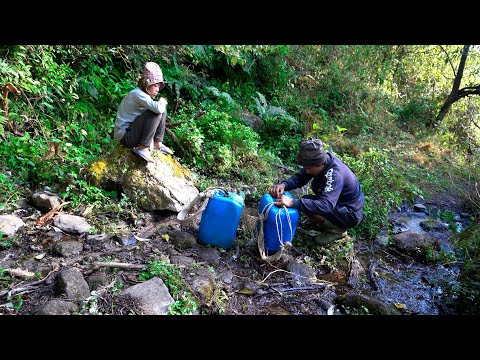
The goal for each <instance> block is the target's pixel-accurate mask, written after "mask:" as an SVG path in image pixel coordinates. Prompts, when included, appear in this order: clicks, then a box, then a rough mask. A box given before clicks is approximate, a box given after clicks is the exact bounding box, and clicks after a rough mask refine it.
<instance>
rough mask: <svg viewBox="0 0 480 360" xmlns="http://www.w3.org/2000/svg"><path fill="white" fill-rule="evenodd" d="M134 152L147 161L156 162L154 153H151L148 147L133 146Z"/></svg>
mask: <svg viewBox="0 0 480 360" xmlns="http://www.w3.org/2000/svg"><path fill="white" fill-rule="evenodd" d="M132 152H133V153H134V154H137V155H138V156H140V157H141V158H142V159H143V160H145V161H146V162H155V160H153V158H152V155H150V150H149V149H148V148H145V149H136V148H133V149H132Z"/></svg>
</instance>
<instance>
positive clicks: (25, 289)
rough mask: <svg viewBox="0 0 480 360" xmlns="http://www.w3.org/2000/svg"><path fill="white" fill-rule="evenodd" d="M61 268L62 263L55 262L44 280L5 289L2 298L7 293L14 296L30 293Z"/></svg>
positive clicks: (1, 293) (0, 294)
mask: <svg viewBox="0 0 480 360" xmlns="http://www.w3.org/2000/svg"><path fill="white" fill-rule="evenodd" d="M59 269H60V265H58V264H57V263H53V269H52V271H50V272H49V273H48V274H47V276H45V277H44V278H43V279H42V280H39V281H35V282H33V283H30V284H27V285H25V286H17V287H14V288H13V289H10V290H4V291H1V292H0V298H1V297H3V296H5V295H7V294H8V296H12V295H17V294H25V293H30V292H32V291H36V290H37V286H38V285H41V284H43V283H44V282H45V281H46V280H47V279H48V278H49V277H50V276H51V275H52V274H53V273H55V272H57V271H58V270H59Z"/></svg>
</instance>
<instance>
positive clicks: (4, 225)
mask: <svg viewBox="0 0 480 360" xmlns="http://www.w3.org/2000/svg"><path fill="white" fill-rule="evenodd" d="M24 225H25V223H24V222H23V220H22V219H20V218H18V217H16V216H15V215H0V232H1V233H2V234H3V236H4V237H12V236H14V235H15V234H16V233H17V231H18V229H20V228H21V227H22V226H24Z"/></svg>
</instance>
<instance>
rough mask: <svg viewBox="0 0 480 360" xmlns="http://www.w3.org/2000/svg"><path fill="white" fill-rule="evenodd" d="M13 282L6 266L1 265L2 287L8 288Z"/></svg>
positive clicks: (0, 285)
mask: <svg viewBox="0 0 480 360" xmlns="http://www.w3.org/2000/svg"><path fill="white" fill-rule="evenodd" d="M0 234H1V233H0ZM0 239H1V238H0ZM12 282H13V279H12V278H11V277H10V276H8V275H7V274H6V273H5V268H3V267H1V266H0V289H6V288H8V286H9V285H10V284H11V283H12Z"/></svg>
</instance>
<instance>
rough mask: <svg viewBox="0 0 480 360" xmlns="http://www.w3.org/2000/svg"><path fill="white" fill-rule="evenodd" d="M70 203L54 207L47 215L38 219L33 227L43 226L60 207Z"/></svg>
mask: <svg viewBox="0 0 480 360" xmlns="http://www.w3.org/2000/svg"><path fill="white" fill-rule="evenodd" d="M69 203H71V201H66V202H64V203H62V204H60V205H57V206H55V207H54V208H53V209H52V210H50V211H49V212H48V213H46V214H45V215H43V216H42V217H41V218H40V219H38V220H37V221H36V222H35V226H45V224H46V223H47V221H48V220H50V219H51V218H52V217H53V216H54V215H55V214H56V213H57V212H58V211H59V210H60V209H61V208H62V207H64V206H65V205H67V204H69Z"/></svg>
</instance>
